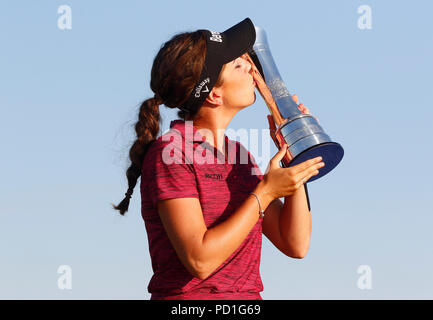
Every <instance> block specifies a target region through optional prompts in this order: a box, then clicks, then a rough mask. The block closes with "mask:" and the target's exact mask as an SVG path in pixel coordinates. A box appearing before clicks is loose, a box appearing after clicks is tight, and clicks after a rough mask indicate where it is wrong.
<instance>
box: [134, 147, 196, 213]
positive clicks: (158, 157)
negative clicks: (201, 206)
mask: <svg viewBox="0 0 433 320" xmlns="http://www.w3.org/2000/svg"><path fill="white" fill-rule="evenodd" d="M148 152H152V154H151V155H149V157H147V155H146V158H145V163H143V166H146V168H143V173H144V175H145V176H144V177H143V176H142V178H145V179H148V180H147V183H146V191H147V192H148V196H149V199H150V200H151V202H152V205H153V206H156V203H157V201H159V200H165V199H175V198H199V193H198V190H197V180H196V175H195V170H194V167H193V165H192V164H191V163H187V161H185V156H184V154H183V153H182V151H181V150H179V149H177V148H171V150H170V149H169V148H168V147H167V145H166V144H163V143H158V145H157V146H156V147H155V148H149V150H148Z"/></svg>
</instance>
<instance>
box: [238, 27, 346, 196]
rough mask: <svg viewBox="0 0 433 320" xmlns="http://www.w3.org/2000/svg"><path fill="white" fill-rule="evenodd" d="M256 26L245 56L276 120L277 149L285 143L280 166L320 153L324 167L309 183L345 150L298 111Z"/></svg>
mask: <svg viewBox="0 0 433 320" xmlns="http://www.w3.org/2000/svg"><path fill="white" fill-rule="evenodd" d="M255 29H256V42H255V43H254V46H253V49H252V50H251V51H250V52H249V54H247V55H246V57H247V58H248V59H249V60H250V62H251V63H252V65H253V69H254V70H255V72H257V73H258V78H259V79H260V81H256V84H257V88H258V90H259V92H260V94H261V95H262V97H263V99H264V100H265V102H266V105H267V106H268V108H269V112H270V113H271V115H272V118H273V121H274V123H275V128H276V131H275V138H276V141H275V144H277V148H278V149H280V148H281V146H282V145H283V144H284V142H286V143H287V145H288V151H287V154H286V155H285V157H284V158H283V161H282V163H283V166H284V167H290V166H294V165H296V164H299V163H301V162H304V161H306V160H308V159H312V158H315V157H318V156H321V157H322V158H323V162H325V166H324V167H322V168H321V169H320V170H319V174H317V175H316V176H313V177H311V178H310V179H309V182H312V181H314V180H317V179H319V178H321V177H323V176H324V175H326V174H327V173H328V172H330V171H331V170H332V169H334V168H335V167H336V166H337V165H338V163H339V162H340V161H341V159H342V158H343V155H344V150H343V148H342V146H341V145H340V144H338V143H336V142H333V141H332V140H331V138H330V137H329V136H328V135H327V134H326V133H325V131H324V130H323V128H322V127H321V126H320V125H319V122H318V121H317V119H316V118H315V117H313V116H312V115H310V114H304V113H302V112H301V110H299V108H298V105H297V104H296V103H295V101H293V99H292V96H291V95H290V94H289V90H287V87H286V85H285V84H284V82H283V80H282V79H281V76H280V73H279V72H278V69H277V67H276V65H275V62H274V59H273V57H272V54H271V51H270V49H269V45H268V41H267V38H266V33H265V31H264V30H263V28H260V27H257V26H256V27H255ZM307 196H308V194H307Z"/></svg>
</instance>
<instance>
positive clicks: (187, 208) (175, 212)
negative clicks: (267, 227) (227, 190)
mask: <svg viewBox="0 0 433 320" xmlns="http://www.w3.org/2000/svg"><path fill="white" fill-rule="evenodd" d="M254 192H255V193H257V194H262V193H263V183H259V184H258V185H257V187H256V188H255V190H254ZM269 203H270V200H267V199H266V198H265V197H263V200H261V205H262V207H264V208H263V209H265V208H266V207H267V206H268V205H269ZM157 207H158V212H159V215H160V217H161V220H162V223H163V225H164V228H165V230H166V231H167V234H168V237H169V239H170V241H171V243H172V244H173V247H174V249H175V250H176V253H177V255H178V257H179V259H180V260H181V261H182V263H183V265H184V266H185V267H186V269H187V270H188V271H189V272H190V273H191V274H192V275H194V276H195V277H197V278H200V279H205V278H207V277H208V276H209V275H210V274H211V273H212V272H213V271H215V270H216V269H217V268H218V267H219V266H220V265H221V264H222V263H223V262H224V261H225V260H227V258H228V257H230V255H231V254H232V253H233V252H234V251H235V250H236V249H237V248H238V247H239V246H240V245H241V243H242V242H243V241H244V240H245V238H246V237H247V235H248V233H249V232H250V231H251V229H252V228H253V227H254V225H255V224H256V223H257V220H258V219H259V206H258V202H257V199H256V198H255V197H254V196H253V195H250V196H249V197H248V198H247V199H246V201H245V202H244V203H243V204H242V205H241V206H240V207H239V208H238V209H237V210H236V211H235V212H234V213H233V214H232V215H231V216H230V217H229V218H228V219H227V220H225V221H224V222H222V223H220V224H218V225H217V226H215V227H212V228H209V229H207V228H206V225H205V222H204V219H203V214H202V210H201V206H200V202H199V200H198V199H197V198H179V199H168V200H162V201H158V203H157Z"/></svg>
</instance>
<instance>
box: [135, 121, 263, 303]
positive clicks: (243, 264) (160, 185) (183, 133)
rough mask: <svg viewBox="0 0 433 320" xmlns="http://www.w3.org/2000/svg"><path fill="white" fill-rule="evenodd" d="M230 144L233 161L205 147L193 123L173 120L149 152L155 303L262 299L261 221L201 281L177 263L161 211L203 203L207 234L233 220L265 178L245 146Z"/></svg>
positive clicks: (146, 175) (144, 195)
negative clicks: (174, 203)
mask: <svg viewBox="0 0 433 320" xmlns="http://www.w3.org/2000/svg"><path fill="white" fill-rule="evenodd" d="M225 141H226V146H227V147H228V159H225V155H223V154H222V153H221V152H220V151H219V150H218V149H217V148H213V147H212V146H211V145H210V144H209V143H207V142H203V136H202V135H201V134H200V133H199V132H198V131H197V130H196V128H195V127H193V125H192V121H187V122H185V121H183V120H174V121H172V122H171V123H170V130H169V131H168V132H167V133H165V134H163V135H162V136H161V137H159V138H158V139H157V140H156V141H154V142H153V143H152V144H151V145H150V146H149V149H148V151H147V153H146V156H145V159H144V161H143V168H142V175H141V185H140V191H141V199H142V200H141V204H142V217H143V219H144V223H145V227H146V231H147V236H148V242H149V251H150V257H151V260H152V269H153V272H154V274H153V276H152V278H151V280H150V283H149V286H148V290H149V292H150V293H151V294H152V297H151V299H191V300H192V299H207V300H209V299H261V297H260V294H259V292H260V291H262V290H263V284H262V280H261V278H260V272H259V267H260V253H261V244H262V219H261V218H260V219H259V220H258V222H257V223H256V225H255V226H254V227H253V229H252V230H251V232H250V233H249V234H248V236H247V237H246V238H245V240H244V241H243V243H242V244H241V245H240V246H239V248H238V249H236V251H235V252H233V254H232V255H231V256H230V257H229V258H228V259H227V260H226V261H224V262H223V263H222V264H221V265H220V266H219V267H218V268H217V269H216V270H215V271H214V272H213V273H212V274H211V275H210V276H209V277H208V278H206V279H204V280H200V279H198V278H196V277H194V276H193V275H191V274H190V273H189V272H188V270H187V269H186V268H185V267H184V265H183V264H182V262H181V261H180V259H179V258H178V256H177V254H176V251H175V250H174V248H173V246H172V244H171V242H170V240H169V238H168V236H167V233H166V231H165V229H164V226H163V224H162V222H161V220H160V217H159V214H158V211H157V209H156V203H157V201H158V200H164V199H173V198H190V197H194V198H198V199H199V200H200V204H201V209H202V212H203V217H204V221H205V223H206V227H207V228H212V227H213V226H216V225H218V224H219V223H221V222H223V221H224V220H226V219H227V218H228V217H230V215H231V214H233V212H234V211H236V210H237V209H238V208H239V206H240V205H241V204H242V203H243V202H244V201H245V200H246V198H247V197H248V195H249V193H250V192H252V191H253V190H254V188H255V187H256V185H257V184H258V183H259V181H260V180H261V179H262V177H263V176H262V173H261V171H260V168H259V167H258V166H257V165H256V163H255V160H254V158H253V156H252V155H251V154H250V153H249V152H248V151H247V150H246V149H245V148H244V147H243V146H242V144H241V143H239V142H237V141H233V140H230V139H229V138H228V137H227V136H225ZM257 214H258V213H257Z"/></svg>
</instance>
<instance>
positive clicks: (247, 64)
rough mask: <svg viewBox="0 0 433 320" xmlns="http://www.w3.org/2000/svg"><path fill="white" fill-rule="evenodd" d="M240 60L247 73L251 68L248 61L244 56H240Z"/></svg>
mask: <svg viewBox="0 0 433 320" xmlns="http://www.w3.org/2000/svg"><path fill="white" fill-rule="evenodd" d="M242 60H243V62H244V64H245V66H246V70H247V72H248V73H249V72H250V71H251V68H252V66H251V63H250V61H249V60H248V59H247V58H246V57H245V56H242Z"/></svg>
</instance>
